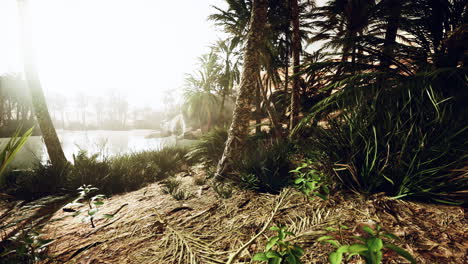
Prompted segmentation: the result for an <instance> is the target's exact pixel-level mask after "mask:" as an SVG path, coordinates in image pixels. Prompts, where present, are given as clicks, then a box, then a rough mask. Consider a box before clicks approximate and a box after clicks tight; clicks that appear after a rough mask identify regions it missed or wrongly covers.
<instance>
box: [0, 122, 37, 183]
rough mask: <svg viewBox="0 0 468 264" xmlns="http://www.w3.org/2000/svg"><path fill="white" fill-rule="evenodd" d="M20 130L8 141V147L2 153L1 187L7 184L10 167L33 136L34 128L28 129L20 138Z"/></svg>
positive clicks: (0, 155)
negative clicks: (7, 170) (7, 171)
mask: <svg viewBox="0 0 468 264" xmlns="http://www.w3.org/2000/svg"><path fill="white" fill-rule="evenodd" d="M20 129H21V128H18V129H17V131H16V132H15V134H14V135H13V136H12V137H11V138H10V139H9V140H8V142H7V143H6V145H5V146H4V147H3V149H2V150H1V151H0V186H1V185H3V184H4V183H5V177H4V175H5V171H6V168H7V167H8V165H9V164H10V163H11V162H12V161H13V159H14V158H15V156H16V154H18V151H20V149H21V148H22V147H23V146H24V144H26V141H28V139H29V137H30V136H31V134H32V131H33V128H30V129H28V130H27V131H26V132H24V134H23V135H21V136H20Z"/></svg>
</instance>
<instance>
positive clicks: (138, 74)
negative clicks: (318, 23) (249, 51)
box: [0, 0, 324, 108]
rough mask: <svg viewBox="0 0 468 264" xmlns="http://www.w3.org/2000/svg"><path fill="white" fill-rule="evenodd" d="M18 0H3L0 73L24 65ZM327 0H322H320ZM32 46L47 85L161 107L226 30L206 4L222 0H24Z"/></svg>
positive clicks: (47, 88)
mask: <svg viewBox="0 0 468 264" xmlns="http://www.w3.org/2000/svg"><path fill="white" fill-rule="evenodd" d="M16 1H17V0H0V74H2V73H5V72H18V71H21V69H22V67H21V62H20V61H21V60H20V59H19V58H20V55H19V52H20V50H19V46H20V45H19V41H18V24H17V21H18V17H17V8H16ZM323 1H324V0H319V1H317V2H319V3H320V4H322V2H323ZM29 2H30V4H31V6H30V7H31V8H30V10H31V14H32V23H33V38H34V39H33V41H34V43H33V45H34V47H35V51H36V55H37V63H36V64H37V66H38V68H39V73H40V78H41V82H42V85H43V88H44V90H45V91H46V92H55V91H57V92H60V93H62V94H65V95H69V96H70V95H76V94H77V93H86V94H93V95H96V96H100V95H103V94H105V93H108V92H109V91H119V93H122V94H123V95H126V96H128V98H129V100H130V103H131V105H133V106H145V105H148V106H151V107H153V108H161V107H162V106H161V104H162V100H163V91H164V90H177V89H179V88H180V87H181V86H182V85H183V80H184V77H185V74H186V73H190V72H192V71H193V70H194V69H196V63H197V57H198V56H200V55H202V54H203V53H205V52H207V51H208V50H209V49H208V46H209V45H210V44H213V43H214V42H215V41H216V40H218V39H219V38H222V37H223V33H221V32H219V31H216V30H215V28H214V25H213V23H212V22H211V21H207V17H208V15H209V14H211V13H213V12H214V10H213V8H211V5H216V6H219V7H225V6H226V4H225V1H224V0H29Z"/></svg>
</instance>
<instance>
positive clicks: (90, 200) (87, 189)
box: [65, 185, 113, 228]
mask: <svg viewBox="0 0 468 264" xmlns="http://www.w3.org/2000/svg"><path fill="white" fill-rule="evenodd" d="M97 190H98V188H96V187H93V186H92V185H83V186H81V187H80V188H78V191H79V196H78V198H76V199H75V200H74V201H73V202H72V203H69V204H67V205H66V206H65V207H70V206H82V205H85V204H86V205H87V206H86V207H85V208H83V209H80V210H76V211H74V213H73V217H76V216H78V215H81V214H83V213H84V216H83V218H82V221H83V222H89V223H90V224H91V227H93V228H95V227H96V225H95V224H94V219H96V217H98V212H99V207H101V206H102V205H104V199H105V198H106V196H104V195H103V194H97V195H94V196H92V197H89V196H90V194H91V193H93V192H95V191H97ZM83 202H84V203H83ZM101 217H102V218H112V217H113V215H111V214H103V215H102V216H101Z"/></svg>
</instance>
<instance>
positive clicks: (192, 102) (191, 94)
mask: <svg viewBox="0 0 468 264" xmlns="http://www.w3.org/2000/svg"><path fill="white" fill-rule="evenodd" d="M199 61H200V69H199V70H198V71H196V72H195V73H194V74H188V75H187V78H186V79H185V92H184V101H185V103H184V110H185V112H186V113H187V114H188V115H189V117H191V118H194V119H196V120H197V121H198V123H199V125H200V128H201V129H202V130H203V131H208V130H210V128H211V126H212V123H213V119H214V118H215V117H213V114H212V113H213V112H215V111H216V110H215V108H216V107H217V106H218V98H217V95H219V94H221V95H223V94H225V93H226V89H227V88H226V87H223V86H222V85H221V80H222V79H221V78H222V76H223V68H222V66H221V65H220V64H219V57H218V55H217V53H216V52H215V50H214V49H212V50H211V52H210V53H208V54H205V55H202V56H201V57H200V58H199Z"/></svg>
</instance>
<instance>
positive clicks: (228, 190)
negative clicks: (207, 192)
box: [212, 182, 234, 199]
mask: <svg viewBox="0 0 468 264" xmlns="http://www.w3.org/2000/svg"><path fill="white" fill-rule="evenodd" d="M212 188H213V190H214V191H215V192H216V193H217V194H218V196H219V197H221V198H223V199H229V198H231V197H232V194H233V193H234V187H232V185H231V184H229V183H226V182H215V183H213V185H212Z"/></svg>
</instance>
